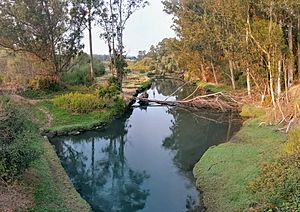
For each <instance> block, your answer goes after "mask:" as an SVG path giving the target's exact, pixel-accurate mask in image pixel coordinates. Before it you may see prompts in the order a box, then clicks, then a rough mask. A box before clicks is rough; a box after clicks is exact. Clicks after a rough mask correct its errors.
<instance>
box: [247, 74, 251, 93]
mask: <svg viewBox="0 0 300 212" xmlns="http://www.w3.org/2000/svg"><path fill="white" fill-rule="evenodd" d="M246 72H247V92H248V96H251V82H250V70H249V68H247V70H246Z"/></svg>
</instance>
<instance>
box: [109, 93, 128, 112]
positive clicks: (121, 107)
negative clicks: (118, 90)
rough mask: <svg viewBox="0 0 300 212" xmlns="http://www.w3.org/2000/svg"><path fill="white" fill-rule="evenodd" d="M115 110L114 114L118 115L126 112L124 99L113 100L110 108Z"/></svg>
mask: <svg viewBox="0 0 300 212" xmlns="http://www.w3.org/2000/svg"><path fill="white" fill-rule="evenodd" d="M109 107H112V108H113V114H114V115H118V114H122V113H124V112H125V108H126V102H125V100H124V99H122V98H120V97H117V98H115V99H114V100H113V102H112V104H111V105H110V106H109Z"/></svg>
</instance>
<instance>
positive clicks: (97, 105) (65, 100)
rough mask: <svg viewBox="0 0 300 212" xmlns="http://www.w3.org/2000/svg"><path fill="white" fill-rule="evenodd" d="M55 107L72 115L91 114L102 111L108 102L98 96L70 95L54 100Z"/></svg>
mask: <svg viewBox="0 0 300 212" xmlns="http://www.w3.org/2000/svg"><path fill="white" fill-rule="evenodd" d="M53 103H54V105H56V106H58V107H60V108H62V109H65V110H67V111H68V112H70V113H89V112H93V111H97V110H101V109H103V108H104V107H105V105H106V101H105V100H103V99H101V98H99V97H98V95H96V94H81V93H69V94H65V95H62V96H59V97H56V98H54V99H53Z"/></svg>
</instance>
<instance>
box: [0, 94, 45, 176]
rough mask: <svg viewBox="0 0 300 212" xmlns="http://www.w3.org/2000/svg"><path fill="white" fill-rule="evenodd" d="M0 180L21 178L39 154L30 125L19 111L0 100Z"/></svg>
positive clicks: (4, 100)
mask: <svg viewBox="0 0 300 212" xmlns="http://www.w3.org/2000/svg"><path fill="white" fill-rule="evenodd" d="M0 133H1V138H0V179H1V180H4V181H12V180H15V179H17V178H18V177H20V176H22V174H23V173H24V171H25V170H26V169H27V168H28V167H29V165H30V163H31V162H32V161H34V160H36V159H37V158H38V157H39V155H40V152H39V150H38V148H37V146H36V143H37V140H38V138H37V136H36V133H35V129H34V127H33V126H32V123H30V121H29V120H28V119H27V117H26V116H25V115H24V113H23V112H22V111H21V110H18V109H17V108H16V107H15V106H14V105H12V104H11V103H10V102H9V99H6V98H1V99H0Z"/></svg>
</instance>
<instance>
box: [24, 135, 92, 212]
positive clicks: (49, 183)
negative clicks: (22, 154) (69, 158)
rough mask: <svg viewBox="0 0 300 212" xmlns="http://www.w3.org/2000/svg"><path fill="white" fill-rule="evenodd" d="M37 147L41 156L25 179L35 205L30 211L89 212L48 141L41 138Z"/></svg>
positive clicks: (88, 207)
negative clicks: (40, 151) (41, 153)
mask: <svg viewBox="0 0 300 212" xmlns="http://www.w3.org/2000/svg"><path fill="white" fill-rule="evenodd" d="M39 145H40V148H41V150H42V151H43V155H42V157H41V158H40V159H38V160H37V161H35V162H34V163H33V165H32V166H31V168H30V170H29V171H28V173H27V177H26V178H25V183H26V185H27V186H28V187H29V188H30V189H31V190H32V191H33V198H34V203H35V204H34V206H33V207H32V208H31V209H30V211H36V212H43V211H70V212H71V211H91V209H90V206H89V205H88V204H87V203H86V202H85V201H84V200H83V199H82V198H81V197H80V195H79V194H78V193H77V191H76V190H75V188H74V187H73V185H72V183H71V182H70V180H69V178H68V176H67V174H66V173H65V170H64V169H63V167H62V166H61V164H60V161H59V159H58V158H57V155H56V153H55V150H54V149H53V147H52V146H51V145H50V143H49V141H48V140H47V139H45V140H42V138H41V140H40V143H39ZM28 175H29V177H28ZM30 176H31V177H30ZM32 177H33V178H34V179H33V180H32Z"/></svg>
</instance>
